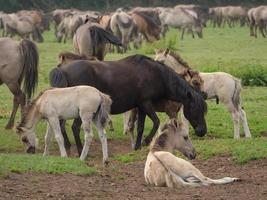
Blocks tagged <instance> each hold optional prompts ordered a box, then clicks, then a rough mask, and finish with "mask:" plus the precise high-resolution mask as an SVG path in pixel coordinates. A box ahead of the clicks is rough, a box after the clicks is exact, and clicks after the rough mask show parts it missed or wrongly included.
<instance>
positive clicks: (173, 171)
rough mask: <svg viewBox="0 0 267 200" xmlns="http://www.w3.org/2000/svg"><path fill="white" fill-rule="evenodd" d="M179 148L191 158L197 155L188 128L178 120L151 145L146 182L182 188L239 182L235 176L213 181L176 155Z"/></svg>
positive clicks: (170, 124)
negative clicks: (175, 151)
mask: <svg viewBox="0 0 267 200" xmlns="http://www.w3.org/2000/svg"><path fill="white" fill-rule="evenodd" d="M175 149H176V150H179V151H180V152H181V153H183V154H184V155H185V156H186V157H188V158H190V159H192V158H195V156H196V154H195V149H194V147H193V145H192V143H191V141H190V139H189V136H188V129H187V128H184V127H183V125H180V124H179V125H178V123H177V121H176V120H171V121H170V122H169V123H166V124H165V125H164V126H163V127H162V128H161V130H160V134H159V136H157V137H156V138H155V139H154V140H153V142H152V143H151V145H150V151H149V153H148V155H147V160H146V164H145V169H144V175H145V180H146V183H148V184H151V185H154V186H160V187H162V186H167V187H172V188H178V187H179V186H202V185H205V186H208V185H212V184H227V183H231V182H234V181H237V180H238V178H231V177H224V178H221V179H210V178H208V177H206V176H204V175H203V174H202V173H201V172H200V171H199V169H197V168H196V167H195V166H194V165H192V164H191V163H190V162H188V161H186V160H184V159H182V158H179V157H176V156H175V155H173V154H172V152H173V151H174V150H175Z"/></svg>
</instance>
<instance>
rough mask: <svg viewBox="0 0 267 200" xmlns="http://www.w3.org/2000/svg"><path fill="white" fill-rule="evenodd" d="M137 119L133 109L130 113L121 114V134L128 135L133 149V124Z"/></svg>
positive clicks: (135, 110) (135, 111)
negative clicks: (122, 122) (122, 123)
mask: <svg viewBox="0 0 267 200" xmlns="http://www.w3.org/2000/svg"><path fill="white" fill-rule="evenodd" d="M136 119H137V109H133V110H131V111H128V112H126V113H124V114H123V121H124V125H123V133H124V134H127V133H129V135H130V140H131V144H132V148H133V149H134V145H135V142H134V123H135V122H136Z"/></svg>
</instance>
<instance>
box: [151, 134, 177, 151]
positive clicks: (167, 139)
mask: <svg viewBox="0 0 267 200" xmlns="http://www.w3.org/2000/svg"><path fill="white" fill-rule="evenodd" d="M171 139H172V138H171V136H170V135H169V134H167V133H162V134H160V135H159V136H158V137H156V139H154V140H153V142H152V143H151V147H150V151H151V152H157V151H167V152H170V153H172V152H173V150H174V146H173V144H172V142H171Z"/></svg>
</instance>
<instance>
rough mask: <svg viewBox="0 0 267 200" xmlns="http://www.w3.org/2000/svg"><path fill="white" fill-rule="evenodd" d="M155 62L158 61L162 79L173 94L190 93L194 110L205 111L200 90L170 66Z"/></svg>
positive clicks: (204, 103) (205, 107) (205, 105)
mask: <svg viewBox="0 0 267 200" xmlns="http://www.w3.org/2000/svg"><path fill="white" fill-rule="evenodd" d="M155 62H157V63H158V65H157V66H158V67H160V69H161V71H162V74H163V79H164V81H165V83H166V85H167V86H168V87H169V88H168V89H170V90H171V91H173V93H174V94H175V95H177V94H178V93H179V94H182V95H184V96H186V95H191V98H192V99H193V100H194V101H195V105H196V112H204V113H206V112H207V104H206V102H205V101H204V99H203V97H202V95H201V91H198V90H196V89H194V88H193V87H192V86H191V85H189V84H188V83H187V82H186V81H185V80H184V79H183V78H182V77H181V76H179V75H178V74H177V73H176V72H175V71H174V70H173V69H171V68H170V67H167V66H166V65H164V64H163V63H161V62H158V61H155ZM177 96H178V95H177Z"/></svg>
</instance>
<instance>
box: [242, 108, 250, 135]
mask: <svg viewBox="0 0 267 200" xmlns="http://www.w3.org/2000/svg"><path fill="white" fill-rule="evenodd" d="M239 113H240V118H241V121H242V125H243V128H244V132H245V136H246V137H247V138H251V134H250V130H249V127H248V121H247V116H246V112H245V111H244V110H243V109H242V108H240V109H239Z"/></svg>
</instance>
